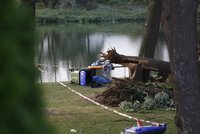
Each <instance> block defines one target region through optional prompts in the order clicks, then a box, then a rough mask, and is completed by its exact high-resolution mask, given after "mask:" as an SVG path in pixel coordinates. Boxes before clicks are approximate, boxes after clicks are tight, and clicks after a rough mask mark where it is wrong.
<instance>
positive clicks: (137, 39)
mask: <svg viewBox="0 0 200 134" xmlns="http://www.w3.org/2000/svg"><path fill="white" fill-rule="evenodd" d="M143 27H144V24H143V23H123V24H121V23H115V24H66V25H53V26H38V27H37V32H38V35H39V36H38V38H39V42H38V46H37V48H36V57H35V64H38V65H40V68H41V69H42V70H43V72H42V73H41V75H40V81H41V82H55V81H56V80H58V81H69V80H71V72H70V70H69V69H71V68H74V69H81V68H87V66H88V65H90V64H91V63H92V62H94V61H96V60H97V59H98V58H99V53H100V51H102V52H106V51H107V50H109V49H111V48H115V49H116V50H117V52H118V53H120V54H124V55H132V56H137V55H138V53H139V50H140V44H141V40H142V34H143ZM154 58H156V59H161V60H164V61H169V56H168V51H167V46H166V43H165V42H164V39H163V37H162V34H160V37H159V41H158V45H157V47H156V50H155V56H154ZM128 74H129V72H128V69H127V68H116V69H115V70H113V71H111V76H113V77H127V76H128Z"/></svg>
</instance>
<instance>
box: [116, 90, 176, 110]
mask: <svg viewBox="0 0 200 134" xmlns="http://www.w3.org/2000/svg"><path fill="white" fill-rule="evenodd" d="M119 106H120V108H121V109H122V110H124V111H126V112H136V111H138V110H139V109H141V108H142V109H145V110H151V109H155V108H166V110H174V107H175V103H174V100H173V99H170V98H169V95H168V94H167V93H164V92H161V93H157V94H156V95H155V96H154V97H149V96H147V97H145V98H144V102H143V103H142V102H139V101H135V102H134V103H132V102H131V101H122V102H121V103H120V104H119Z"/></svg>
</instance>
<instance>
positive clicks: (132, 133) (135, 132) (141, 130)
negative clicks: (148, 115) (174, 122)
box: [125, 124, 167, 134]
mask: <svg viewBox="0 0 200 134" xmlns="http://www.w3.org/2000/svg"><path fill="white" fill-rule="evenodd" d="M166 129H167V126H166V124H162V125H159V126H141V127H131V128H128V129H125V134H164V133H165V131H166Z"/></svg>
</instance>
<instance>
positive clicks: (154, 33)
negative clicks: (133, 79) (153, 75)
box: [139, 0, 162, 82]
mask: <svg viewBox="0 0 200 134" xmlns="http://www.w3.org/2000/svg"><path fill="white" fill-rule="evenodd" d="M161 14H162V1H161V0H149V3H148V14H147V20H146V24H145V29H144V34H143V39H142V44H141V47H140V52H139V56H140V57H141V56H142V57H148V58H153V56H154V52H155V47H156V44H157V41H158V35H159V28H160V18H161ZM149 74H150V71H147V70H142V75H143V81H144V82H147V80H148V79H149Z"/></svg>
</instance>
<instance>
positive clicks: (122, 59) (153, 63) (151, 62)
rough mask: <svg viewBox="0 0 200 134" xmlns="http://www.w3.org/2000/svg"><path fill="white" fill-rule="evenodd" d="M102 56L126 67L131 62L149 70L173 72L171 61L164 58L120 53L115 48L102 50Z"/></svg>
mask: <svg viewBox="0 0 200 134" xmlns="http://www.w3.org/2000/svg"><path fill="white" fill-rule="evenodd" d="M101 56H102V57H104V58H105V59H107V60H110V62H111V63H116V64H121V65H124V66H126V67H129V66H130V64H131V63H132V64H136V65H137V64H142V68H144V69H147V70H153V71H157V72H160V73H162V74H168V73H171V69H170V63H169V62H166V61H162V60H156V59H151V58H146V57H137V56H125V55H121V54H118V53H117V51H116V50H115V49H111V50H108V51H107V54H106V53H102V52H101Z"/></svg>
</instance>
